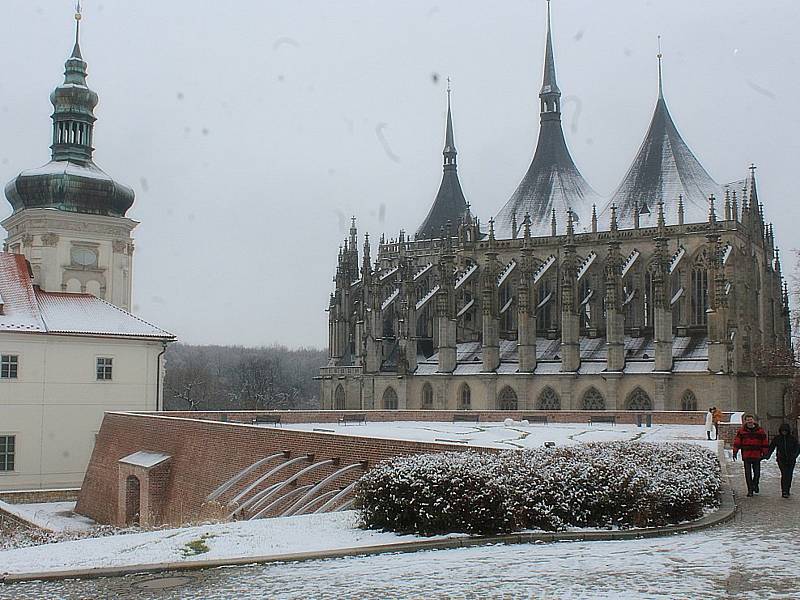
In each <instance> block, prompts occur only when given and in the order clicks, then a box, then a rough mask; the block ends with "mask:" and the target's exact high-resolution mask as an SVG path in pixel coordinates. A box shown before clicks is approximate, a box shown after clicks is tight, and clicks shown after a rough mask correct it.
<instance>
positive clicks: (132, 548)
mask: <svg viewBox="0 0 800 600" xmlns="http://www.w3.org/2000/svg"><path fill="white" fill-rule="evenodd" d="M356 520H357V513H356V512H355V511H344V512H339V513H330V514H321V515H301V516H297V517H283V518H277V519H259V520H255V521H238V522H234V523H217V524H208V525H199V526H194V527H183V528H180V529H163V530H159V531H148V532H144V533H131V534H127V535H116V536H108V537H99V538H85V539H80V540H73V541H66V542H57V543H55V544H44V545H41V546H31V547H28V548H15V549H11V550H4V551H0V574H2V573H30V572H31V571H37V572H42V571H63V570H71V569H81V568H96V567H116V566H124V565H148V564H157V563H168V562H182V561H197V560H208V559H224V558H242V557H254V556H267V555H276V554H292V553H298V552H316V551H322V550H334V549H339V548H357V547H362V546H372V545H377V544H390V543H394V542H398V541H410V540H414V539H418V538H416V536H411V535H406V536H401V535H397V534H394V533H384V532H379V531H371V530H363V529H359V528H358V527H357V526H356ZM461 535H463V534H461ZM443 537H456V535H455V534H454V535H452V536H439V537H438V538H436V537H433V538H426V539H442V538H443ZM192 546H196V547H202V546H205V547H207V548H208V550H207V551H203V552H200V553H196V552H197V549H196V548H193V547H192Z"/></svg>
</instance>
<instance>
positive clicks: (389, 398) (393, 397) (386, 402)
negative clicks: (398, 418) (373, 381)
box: [383, 387, 397, 410]
mask: <svg viewBox="0 0 800 600" xmlns="http://www.w3.org/2000/svg"><path fill="white" fill-rule="evenodd" d="M383 408H386V409H389V410H394V409H396V408H397V392H395V391H394V388H393V387H388V388H386V390H385V391H384V392H383Z"/></svg>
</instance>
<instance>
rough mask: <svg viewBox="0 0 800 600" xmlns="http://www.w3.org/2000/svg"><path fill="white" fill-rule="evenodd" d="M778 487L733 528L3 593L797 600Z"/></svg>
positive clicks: (767, 486) (794, 563)
mask: <svg viewBox="0 0 800 600" xmlns="http://www.w3.org/2000/svg"><path fill="white" fill-rule="evenodd" d="M732 472H733V474H734V477H733V483H734V486H735V488H736V489H737V491H738V494H739V496H743V495H744V494H743V483H742V481H741V479H742V477H741V462H737V463H733V465H732ZM778 487H779V486H778V470H777V468H776V467H775V464H774V462H770V463H768V464H765V465H764V477H763V480H762V485H761V489H762V494H761V496H758V497H755V498H744V497H741V505H742V510H741V514H740V515H739V516H738V517H737V518H736V521H735V522H733V523H731V524H729V525H723V526H720V527H716V528H712V529H709V530H705V531H702V532H698V533H693V534H687V535H678V536H673V537H669V538H655V539H648V540H631V541H618V542H569V543H559V544H535V545H520V546H491V547H480V548H467V549H459V550H440V551H431V552H420V553H416V554H399V555H381V556H371V557H364V558H344V559H333V560H324V561H311V562H304V563H288V564H271V565H261V566H252V567H240V568H223V569H210V570H206V571H201V572H197V573H190V574H185V573H180V574H164V575H163V576H170V575H177V576H180V577H182V578H185V579H183V581H184V583H185V585H183V586H182V587H179V588H175V589H172V590H164V591H161V592H159V593H158V594H157V595H152V596H148V595H143V594H144V592H143V590H142V589H141V587H139V586H147V585H151V584H152V585H158V583H159V581H160V579H159V578H158V577H156V576H153V575H139V576H129V577H120V578H112V579H105V580H88V581H64V582H53V583H36V582H34V583H29V584H20V585H15V586H11V587H9V588H7V589H6V588H3V587H0V598H21V597H22V598H30V599H32V600H35V599H39V598H54V597H58V598H105V597H116V598H142V597H146V598H159V599H161V598H182V599H183V598H185V599H190V600H191V599H206V598H230V597H235V598H239V599H241V600H245V599H249V598H265V597H269V598H297V599H301V598H302V599H305V598H312V597H313V598H342V597H347V598H364V599H372V598H375V599H388V598H412V597H413V598H526V599H527V598H548V599H555V598H563V599H570V600H573V599H583V598H586V599H595V598H598V599H606V598H607V599H613V600H623V599H624V600H627V599H638V598H648V599H650V598H669V599H673V598H674V599H681V600H684V599H687V598H703V599H704V600H717V599H719V600H722V599H728V598H734V599H750V598H753V599H758V600H767V599H786V600H790V599H791V600H796V599H797V598H798V597H800V578H798V574H799V573H800V553H798V552H797V536H798V531H800V501H798V498H797V497H794V496H793V497H792V498H791V499H788V500H784V499H782V498H780V490H779V489H778ZM319 533H320V535H325V534H324V532H322V531H320V532H319ZM167 581H168V580H164V582H165V583H166V582H167Z"/></svg>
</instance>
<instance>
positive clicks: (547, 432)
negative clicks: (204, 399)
mask: <svg viewBox="0 0 800 600" xmlns="http://www.w3.org/2000/svg"><path fill="white" fill-rule="evenodd" d="M265 426H266V427H269V425H265ZM284 428H285V429H294V430H300V431H316V432H321V433H338V434H343V435H355V436H363V437H377V438H384V439H392V440H413V441H420V442H445V443H456V444H459V445H468V446H483V447H489V448H505V449H513V448H538V447H541V446H543V445H544V443H545V442H555V443H556V444H557V445H559V446H561V445H572V444H580V443H585V442H611V441H624V440H642V441H648V442H665V441H673V442H675V441H680V442H692V443H698V444H701V445H704V446H706V447H708V448H709V449H711V450H716V447H717V445H716V442H709V441H707V440H706V431H705V427H704V426H702V425H653V426H652V427H637V426H636V425H610V424H606V423H602V424H599V425H592V426H589V425H587V424H585V423H582V424H581V423H551V424H549V425H523V424H521V423H520V422H519V421H517V422H515V423H514V424H513V425H505V424H504V423H474V424H473V423H436V422H426V421H393V422H375V423H367V424H366V425H338V424H336V423H292V424H287V425H284Z"/></svg>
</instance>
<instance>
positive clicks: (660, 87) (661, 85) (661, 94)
mask: <svg viewBox="0 0 800 600" xmlns="http://www.w3.org/2000/svg"><path fill="white" fill-rule="evenodd" d="M656 56H657V57H658V97H659V98H660V99H662V100H663V99H664V79H663V77H662V75H661V58H662V57H663V56H664V55H663V54H661V36H660V35H659V36H658V54H656Z"/></svg>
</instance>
